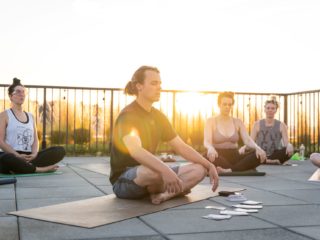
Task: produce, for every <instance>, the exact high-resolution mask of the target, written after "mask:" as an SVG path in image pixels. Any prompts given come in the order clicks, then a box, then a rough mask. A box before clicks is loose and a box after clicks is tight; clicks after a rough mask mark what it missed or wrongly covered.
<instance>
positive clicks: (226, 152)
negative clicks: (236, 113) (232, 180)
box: [204, 92, 266, 173]
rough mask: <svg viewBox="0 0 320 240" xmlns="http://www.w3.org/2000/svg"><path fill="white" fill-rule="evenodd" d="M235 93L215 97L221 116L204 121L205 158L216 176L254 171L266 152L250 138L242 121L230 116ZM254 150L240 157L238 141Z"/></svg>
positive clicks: (262, 160) (224, 93)
mask: <svg viewBox="0 0 320 240" xmlns="http://www.w3.org/2000/svg"><path fill="white" fill-rule="evenodd" d="M233 104H234V94H233V93H232V92H223V93H220V94H219V96H218V105H219V108H220V114H219V115H218V116H216V117H211V118H209V119H208V120H207V122H206V125H205V129H204V146H205V148H206V149H207V153H206V157H207V159H208V160H209V161H210V162H212V163H213V164H214V165H216V166H217V170H218V172H219V173H223V172H232V171H246V170H250V169H254V168H256V167H257V166H259V165H260V164H261V163H262V162H264V161H265V158H266V154H265V152H264V151H263V150H262V149H261V148H260V147H259V146H258V145H257V144H256V143H255V142H254V141H253V140H252V139H251V138H250V136H249V135H248V133H247V131H246V128H245V126H244V124H243V122H242V121H241V120H240V119H237V118H234V117H232V116H230V113H231V109H232V107H233ZM240 137H241V139H242V141H243V142H244V143H245V144H246V145H248V146H250V147H252V148H254V149H255V152H251V153H249V154H242V155H241V154H239V151H238V140H239V138H240Z"/></svg>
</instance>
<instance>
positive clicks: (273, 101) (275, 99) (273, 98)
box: [264, 95, 279, 108]
mask: <svg viewBox="0 0 320 240" xmlns="http://www.w3.org/2000/svg"><path fill="white" fill-rule="evenodd" d="M269 103H272V104H274V105H276V107H277V108H278V107H279V102H278V100H277V97H276V96H273V95H272V96H270V97H269V99H268V100H266V101H265V102H264V106H267V104H269Z"/></svg>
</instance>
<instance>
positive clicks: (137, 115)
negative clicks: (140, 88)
mask: <svg viewBox="0 0 320 240" xmlns="http://www.w3.org/2000/svg"><path fill="white" fill-rule="evenodd" d="M132 132H134V134H137V135H138V136H139V137H140V139H141V144H142V147H143V148H144V149H146V150H147V151H149V152H150V153H152V154H154V153H155V152H156V150H157V147H158V144H159V143H160V142H162V141H164V142H167V141H170V140H172V139H173V138H175V137H176V136H177V134H176V132H175V131H174V129H173V128H172V126H171V124H170V122H169V120H168V119H167V117H166V116H165V115H164V114H163V113H162V112H160V111H159V110H157V109H155V108H153V107H152V109H151V111H150V112H148V111H146V110H145V109H143V108H142V107H141V106H140V105H139V104H138V103H137V102H136V101H133V102H132V103H131V104H129V105H128V106H126V107H125V108H124V109H123V110H122V111H121V113H120V114H119V116H118V118H117V120H116V123H115V127H114V132H113V137H112V147H111V160H110V163H111V173H110V182H111V183H112V184H114V183H115V181H116V180H117V179H118V177H119V176H120V175H121V174H122V173H123V172H124V171H125V170H126V169H127V167H133V166H137V165H140V164H139V163H138V162H137V161H136V160H134V159H133V158H132V157H131V156H130V154H129V152H128V149H127V148H126V146H125V144H124V143H123V140H122V139H123V137H124V136H126V135H128V134H130V133H132Z"/></svg>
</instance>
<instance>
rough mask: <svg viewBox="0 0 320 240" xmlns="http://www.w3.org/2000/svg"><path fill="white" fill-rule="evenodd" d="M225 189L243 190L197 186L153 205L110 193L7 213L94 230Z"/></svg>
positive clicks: (228, 189) (189, 201)
mask: <svg viewBox="0 0 320 240" xmlns="http://www.w3.org/2000/svg"><path fill="white" fill-rule="evenodd" d="M222 190H224V191H242V190H244V189H243V188H223V187H220V188H219V189H218V190H217V191H216V192H212V190H211V186H209V185H206V186H203V185H198V186H197V187H195V188H193V189H192V191H191V193H190V194H188V195H186V196H182V197H176V198H173V199H170V200H168V201H165V202H163V203H161V204H159V205H154V204H152V203H151V202H150V200H149V199H143V200H126V199H119V198H116V197H115V195H114V194H110V195H107V196H102V197H95V198H89V199H85V200H80V201H74V202H69V203H63V204H57V205H52V206H47V207H40V208H33V209H28V210H22V211H16V212H10V213H8V214H11V215H15V216H20V217H26V218H33V219H38V220H43V221H49V222H55V223H61V224H67V225H72V226H79V227H84V228H94V227H98V226H101V225H105V224H109V223H114V222H118V221H122V220H126V219H129V218H133V217H138V216H142V215H145V214H150V213H154V212H158V211H162V210H165V209H168V208H172V207H177V206H181V205H184V204H188V203H193V202H197V201H201V200H204V199H208V198H211V197H215V196H217V195H218V191H222Z"/></svg>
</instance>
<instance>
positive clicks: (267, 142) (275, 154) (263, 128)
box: [241, 98, 293, 164]
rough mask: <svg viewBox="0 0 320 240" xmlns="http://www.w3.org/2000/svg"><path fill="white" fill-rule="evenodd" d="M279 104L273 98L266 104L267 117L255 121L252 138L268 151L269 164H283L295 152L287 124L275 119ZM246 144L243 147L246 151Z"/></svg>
mask: <svg viewBox="0 0 320 240" xmlns="http://www.w3.org/2000/svg"><path fill="white" fill-rule="evenodd" d="M278 107H279V104H278V101H277V100H276V99H275V98H273V99H270V100H267V101H266V102H265V104H264V112H265V114H266V118H265V119H261V120H259V121H257V122H255V123H254V125H253V129H252V132H251V138H252V139H253V140H255V141H256V143H257V144H258V146H260V147H261V148H262V149H263V150H264V151H265V152H266V153H267V159H266V162H265V163H267V164H283V163H285V162H286V161H288V160H289V159H290V157H291V156H292V154H293V146H292V144H291V143H290V142H289V138H288V129H287V126H286V125H285V124H284V123H283V122H281V121H279V120H277V119H275V114H276V113H277V110H278ZM245 148H247V147H246V146H243V147H242V148H241V152H243V151H245Z"/></svg>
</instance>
